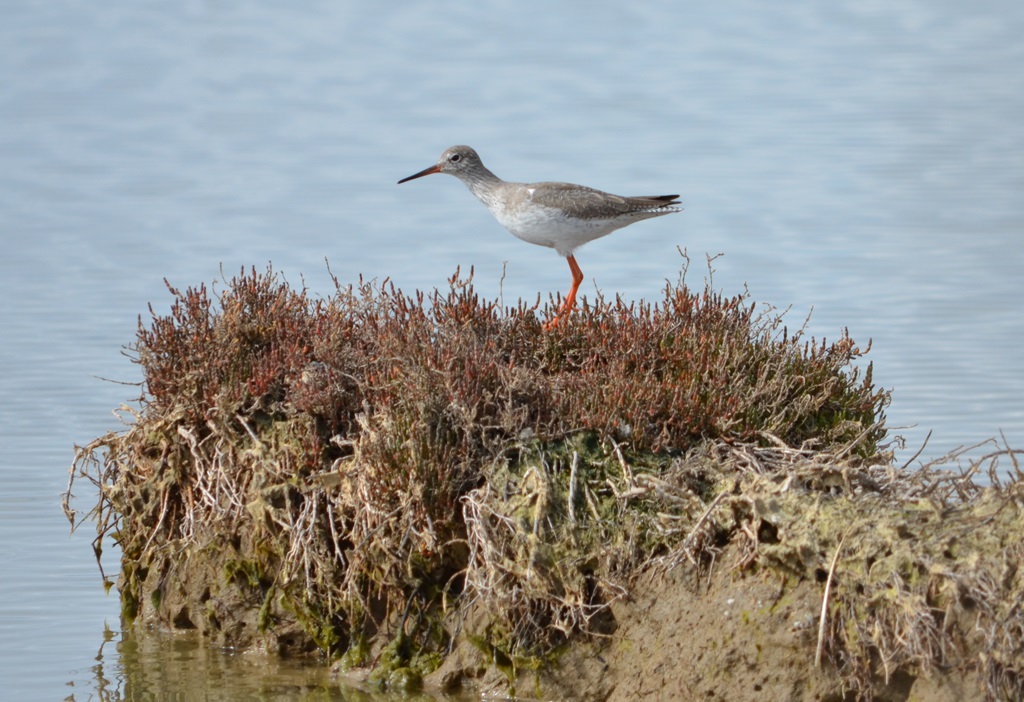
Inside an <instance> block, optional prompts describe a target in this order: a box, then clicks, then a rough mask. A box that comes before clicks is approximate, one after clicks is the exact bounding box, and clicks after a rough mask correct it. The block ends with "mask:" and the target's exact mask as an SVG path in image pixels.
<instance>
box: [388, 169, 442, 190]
mask: <svg viewBox="0 0 1024 702" xmlns="http://www.w3.org/2000/svg"><path fill="white" fill-rule="evenodd" d="M440 172H441V169H440V168H439V167H438V166H436V165H434V166H431V167H430V168H424V169H423V170H422V171H420V172H419V173H413V174H412V175H411V176H409V177H408V178H402V179H401V180H400V181H398V185H401V184H402V183H405V182H406V181H409V180H415V179H417V178H422V177H423V176H426V175H430V174H431V173H440Z"/></svg>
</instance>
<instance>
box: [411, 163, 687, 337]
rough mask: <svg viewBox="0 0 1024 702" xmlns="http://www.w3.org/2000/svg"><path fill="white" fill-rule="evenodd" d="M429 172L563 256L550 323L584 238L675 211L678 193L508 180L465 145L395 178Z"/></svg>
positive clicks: (577, 278) (567, 305)
mask: <svg viewBox="0 0 1024 702" xmlns="http://www.w3.org/2000/svg"><path fill="white" fill-rule="evenodd" d="M431 173H447V174H449V175H453V176H455V177H456V178H458V179H459V180H461V181H462V182H463V183H465V184H466V187H467V188H469V190H470V192H472V193H473V194H474V195H476V197H477V199H478V200H480V202H482V203H484V205H485V206H486V207H487V209H489V210H490V211H491V214H492V215H494V217H495V219H497V220H498V222H499V223H501V225H502V226H503V227H505V229H508V230H509V231H510V232H512V233H513V234H514V235H515V236H517V237H519V238H520V239H522V240H523V241H527V242H529V243H531V244H537V245H538V246H547V247H550V248H552V249H554V250H555V251H557V252H558V254H559V255H561V256H565V258H566V259H567V260H568V261H569V270H570V271H572V287H571V288H570V289H569V294H568V295H566V296H565V302H563V303H562V306H561V307H560V308H559V310H558V312H557V314H556V315H555V317H554V318H553V319H552V320H551V321H550V322H548V323H547V324H546V325H545V327H546V328H549V329H550V328H551V327H553V326H555V325H556V324H558V322H559V320H560V319H561V318H562V317H563V316H564V315H565V314H566V313H568V312H569V311H570V310H571V309H572V308H573V306H574V305H575V304H576V291H577V290H579V287H580V283H582V282H583V272H582V271H580V267H579V264H577V263H576V257H575V256H574V255H573V253H574V252H575V251H576V249H577V248H579V247H580V246H583V244H586V243H587V242H590V241H593V240H594V239H598V238H600V237H602V236H604V235H605V234H611V233H612V232H613V231H615V230H616V229H621V228H622V227H625V226H627V225H629V224H632V223H633V222H639V221H640V220H642V219H650V218H651V217H660V216H661V215H666V214H669V213H671V212H679V210H680V208H678V207H674V205H678V204H679V200H678V198H679V196H678V195H652V196H647V197H622V196H620V195H612V194H611V193H606V192H602V191H600V190H595V189H594V188H588V187H586V186H584V185H573V184H572V183H507V182H505V181H504V180H502V179H501V178H499V177H498V176H496V175H494V174H493V173H491V172H490V171H489V170H488V169H487V167H486V166H484V164H483V162H482V161H481V160H480V156H479V155H477V153H476V151H474V150H473V149H471V148H470V147H468V146H452V147H449V148H447V149H445V151H444V153H443V154H441V158H439V159H438V161H437V163H435V164H434V165H433V166H431V167H430V168H424V169H423V170H422V171H420V172H419V173H415V174H413V175H411V176H409V177H408V178H402V179H401V180H400V181H398V182H399V183H405V182H406V181H409V180H413V179H414V178H422V177H423V176H425V175H430V174H431Z"/></svg>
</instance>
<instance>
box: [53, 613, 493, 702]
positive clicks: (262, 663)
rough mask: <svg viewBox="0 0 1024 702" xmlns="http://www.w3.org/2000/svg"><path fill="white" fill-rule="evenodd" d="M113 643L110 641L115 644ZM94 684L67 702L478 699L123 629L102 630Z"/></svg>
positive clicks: (194, 638)
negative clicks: (358, 681) (414, 691)
mask: <svg viewBox="0 0 1024 702" xmlns="http://www.w3.org/2000/svg"><path fill="white" fill-rule="evenodd" d="M111 644H113V645H111ZM92 672H93V674H94V677H93V678H92V685H91V689H88V690H82V689H81V686H82V683H81V681H78V682H77V683H69V685H72V686H73V687H75V688H78V689H76V690H75V691H74V693H73V694H71V695H69V696H68V697H67V700H68V701H76V702H84V701H85V700H100V701H101V702H125V701H127V700H255V699H273V700H275V701H276V700H296V701H298V700H301V701H303V702H305V701H312V700H344V701H345V702H382V701H384V700H403V701H405V702H409V701H410V700H411V701H413V702H416V701H419V702H436V700H439V699H444V700H449V701H453V702H454V701H456V700H460V699H461V700H468V699H476V698H475V697H468V696H463V697H452V696H444V697H434V696H431V695H428V694H425V693H423V694H419V695H412V696H410V695H393V694H389V693H383V692H373V691H369V690H366V689H360V688H357V687H354V686H352V685H351V684H350V682H349V681H347V680H343V679H341V678H340V677H339V676H337V675H335V674H333V673H332V672H331V670H330V668H329V667H328V666H327V665H326V664H324V663H323V661H319V660H312V661H309V660H307V661H303V660H296V659H283V658H280V657H277V656H267V655H263V654H260V653H239V652H237V651H234V650H231V649H219V648H216V647H214V646H211V645H209V642H207V641H206V640H205V639H203V638H202V637H201V636H200V635H199V634H198V633H196V632H190V631H186V632H173V633H172V632H165V631H156V630H146V631H137V630H135V629H133V628H131V627H128V628H126V629H124V630H123V631H121V632H116V631H113V630H111V629H109V628H105V631H104V632H103V643H102V644H100V648H99V651H98V652H97V653H96V665H94V666H93V667H92Z"/></svg>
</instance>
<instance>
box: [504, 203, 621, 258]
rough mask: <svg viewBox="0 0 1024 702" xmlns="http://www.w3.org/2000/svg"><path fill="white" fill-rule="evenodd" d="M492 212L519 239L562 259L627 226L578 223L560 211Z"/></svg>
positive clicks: (538, 208) (598, 221)
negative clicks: (549, 249) (547, 249)
mask: <svg viewBox="0 0 1024 702" xmlns="http://www.w3.org/2000/svg"><path fill="white" fill-rule="evenodd" d="M492 212H493V214H494V217H495V218H496V219H497V220H498V222H500V223H501V225H502V226H503V227H505V229H508V230H509V231H510V232H512V234H514V235H515V236H517V237H519V238H520V239H522V240H523V241H526V242H529V243H531V244H536V245H537V246H547V247H549V248H552V249H555V250H556V251H557V252H558V253H559V254H561V255H562V256H568V255H570V254H571V253H572V252H573V250H574V249H576V248H578V247H580V246H582V245H583V244H586V243H587V242H588V241H593V240H594V239H597V238H599V237H602V236H604V235H605V234H609V233H611V232H613V231H615V230H616V229H618V228H619V227H621V226H623V224H625V222H622V223H619V222H615V221H613V220H607V219H574V218H570V217H566V216H565V213H564V212H562V211H561V210H559V209H556V208H551V207H541V206H537V205H534V206H531V207H527V208H519V209H517V210H515V211H509V210H507V209H505V208H497V209H495V210H492Z"/></svg>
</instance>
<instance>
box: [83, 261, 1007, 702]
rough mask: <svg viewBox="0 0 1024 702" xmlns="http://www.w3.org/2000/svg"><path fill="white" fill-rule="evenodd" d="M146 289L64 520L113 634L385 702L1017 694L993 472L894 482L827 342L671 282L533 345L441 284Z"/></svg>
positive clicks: (483, 306)
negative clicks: (129, 394) (331, 672)
mask: <svg viewBox="0 0 1024 702" xmlns="http://www.w3.org/2000/svg"><path fill="white" fill-rule="evenodd" d="M172 294H173V295H174V305H173V307H172V310H171V312H170V313H169V314H168V315H154V316H153V318H152V320H150V321H149V322H147V323H142V322H140V326H139V333H138V337H137V340H136V342H135V343H134V344H133V345H132V347H131V348H130V352H131V353H133V354H134V356H135V359H136V360H137V362H138V363H139V364H140V365H141V366H142V368H143V371H144V378H145V386H144V394H143V396H142V397H141V398H140V400H139V402H138V403H137V405H134V406H131V407H126V408H124V416H125V420H126V428H125V430H124V431H122V432H112V433H110V434H107V435H105V436H103V437H100V438H98V439H96V440H94V441H93V442H91V443H90V444H88V445H87V446H85V447H83V448H82V449H80V450H79V452H78V454H77V458H76V461H75V465H74V466H73V467H72V484H71V486H69V491H68V502H67V503H66V510H67V511H68V514H69V517H70V518H71V519H72V521H73V522H74V523H76V524H78V523H81V521H82V520H83V518H84V517H83V516H82V515H78V514H77V513H75V512H74V508H73V506H72V504H73V503H72V502H71V501H70V498H71V490H72V488H74V487H76V481H77V484H78V485H81V481H83V480H87V481H91V482H92V483H93V484H95V485H96V486H97V488H98V496H99V499H98V501H97V503H96V505H95V508H94V509H93V510H92V511H91V512H90V513H89V515H88V516H89V517H90V518H91V519H92V520H93V521H94V523H95V525H96V527H97V531H98V536H97V540H96V547H97V548H98V549H99V548H102V547H103V545H104V543H105V542H106V541H108V540H114V541H116V542H117V543H118V544H119V546H120V547H121V550H122V553H123V558H122V563H121V569H120V573H119V575H118V576H117V588H118V590H119V592H120V596H121V602H122V611H123V614H124V618H125V620H126V624H129V625H134V626H146V625H157V626H163V627H169V628H177V629H195V630H198V631H199V632H201V633H202V634H203V635H204V636H205V637H207V638H208V639H209V640H210V641H211V642H212V643H215V644H218V645H228V646H233V647H238V648H242V649H258V650H263V651H267V652H270V653H276V654H280V655H289V656H296V655H310V656H318V657H322V658H323V659H325V660H326V661H329V662H331V663H332V664H333V665H335V666H336V667H337V669H338V670H339V671H343V670H347V671H353V670H354V671H360V670H366V671H369V672H367V673H366V674H365V675H366V676H367V677H368V679H370V680H372V681H373V682H374V683H375V684H379V685H381V686H383V687H388V688H391V689H395V690H412V689H416V688H418V687H419V686H421V685H423V684H426V685H428V686H438V687H441V688H446V689H450V688H453V687H457V686H458V687H464V688H468V689H480V690H491V691H498V690H501V691H503V692H504V693H509V692H512V691H514V692H515V694H517V695H519V696H540V697H546V698H551V697H557V698H566V697H570V696H575V697H577V698H579V699H633V698H636V697H637V696H638V695H639V696H643V695H647V694H648V693H650V694H651V695H654V696H659V695H660V696H662V697H664V698H666V699H671V698H674V697H675V696H679V697H680V698H686V697H689V696H691V695H698V694H699V695H702V696H714V695H718V696H721V697H722V698H725V699H746V698H751V699H752V698H755V697H760V696H761V695H762V694H773V695H780V694H782V691H784V690H785V691H788V692H786V694H785V695H784V696H783V698H788V699H837V700H838V699H844V698H847V697H848V698H851V699H853V698H857V697H860V698H864V699H867V698H871V697H873V696H874V697H878V698H887V699H911V698H913V696H915V695H919V694H920V691H921V690H922V689H923V687H922V686H927V685H933V686H937V687H934V688H933V690H932V692H930V693H929V694H939V692H936V690H941V689H947V688H948V689H959V688H957V686H961V687H963V689H964V690H965V691H966V690H967V689H968V688H970V690H973V691H974V692H973V693H971V694H976V695H978V696H987V697H988V698H993V699H998V698H1010V699H1012V698H1014V696H1018V695H1019V694H1020V693H1021V690H1022V682H1021V677H1020V661H1021V654H1022V649H1021V646H1022V644H1021V634H1022V626H1024V624H1022V623H1024V611H1022V607H1021V605H1022V602H1024V600H1022V597H1024V595H1022V592H1024V586H1022V576H1021V574H1020V573H1019V572H1018V564H1019V563H1020V560H1021V556H1022V555H1024V553H1022V549H1024V547H1022V545H1021V543H1020V534H1021V533H1022V530H1024V519H1022V517H1021V502H1022V494H1021V487H1020V485H1021V483H1020V480H1019V479H1020V472H1019V470H1018V469H1017V465H1016V458H1017V455H1018V454H1017V453H1016V452H1014V451H1011V450H1009V449H1008V448H1007V447H994V449H993V453H992V454H991V455H989V456H987V457H985V458H984V459H982V460H981V461H979V462H978V463H977V464H975V465H971V466H964V469H963V472H962V473H958V474H956V475H950V474H937V473H934V472H933V471H931V470H929V469H928V468H927V467H918V468H917V469H914V470H903V469H901V468H900V467H898V466H895V465H894V464H893V460H892V455H891V453H890V452H889V451H888V445H887V443H886V441H887V440H888V437H887V432H886V429H885V425H884V408H885V407H886V405H887V404H888V395H887V393H886V392H884V391H882V390H879V389H878V388H875V387H874V385H873V383H872V381H871V367H870V365H867V366H865V365H864V364H863V362H862V361H859V359H861V357H862V356H863V355H864V352H863V351H862V350H861V349H859V348H858V347H857V346H856V345H855V344H854V343H853V341H852V340H850V339H848V338H845V337H843V338H840V339H839V340H837V341H835V342H833V343H831V344H830V343H826V342H825V341H815V340H809V339H805V338H804V337H803V336H802V334H801V333H800V332H799V330H798V331H796V332H793V331H791V330H788V329H786V328H785V326H784V325H783V324H782V320H781V318H780V317H779V315H777V314H776V313H775V312H774V311H773V310H770V309H762V310H761V311H758V309H757V306H756V305H754V304H753V303H751V302H750V301H749V300H747V299H746V298H745V297H744V296H738V297H733V298H727V297H724V296H722V295H719V294H715V293H713V292H712V291H710V290H708V289H705V290H703V291H700V292H694V291H691V290H689V289H688V288H686V286H685V285H684V284H683V282H682V280H681V281H680V282H679V283H678V284H677V285H670V286H668V287H667V288H666V291H665V296H664V299H663V300H661V301H659V303H658V304H657V305H647V304H639V305H625V304H624V303H622V302H621V301H615V302H611V301H606V300H603V299H600V298H599V299H598V300H597V301H596V303H595V304H594V305H593V306H584V307H583V308H582V309H581V310H579V314H576V315H574V316H573V317H572V318H570V319H567V320H565V322H564V323H563V324H560V325H559V326H558V328H557V329H556V331H554V332H552V333H547V332H544V331H543V328H542V325H541V322H542V319H543V317H544V316H545V315H546V314H549V313H550V312H551V310H540V311H538V310H537V309H536V308H531V307H527V306H525V305H522V304H520V306H519V307H516V308H511V309H501V308H499V307H498V305H497V303H496V302H489V301H481V300H480V299H479V298H478V297H477V296H476V295H475V294H474V293H473V291H472V287H471V285H470V282H469V281H467V280H460V279H458V278H457V277H456V278H453V279H452V281H451V286H450V290H449V291H447V292H446V293H439V292H436V293H434V294H432V295H430V296H426V295H422V294H416V295H412V296H407V295H404V294H402V293H401V292H400V291H396V290H394V289H391V288H388V287H380V286H375V285H370V284H362V285H360V286H354V287H343V286H340V285H339V286H338V289H337V291H336V294H335V295H333V296H332V297H330V298H326V299H315V300H314V299H310V298H309V297H307V295H306V293H305V291H302V290H294V289H292V288H290V287H289V286H288V285H287V284H285V283H283V282H281V281H280V280H278V279H277V278H276V277H275V276H274V275H273V274H272V273H271V272H267V273H265V274H257V273H256V272H255V271H254V272H252V273H248V274H247V273H243V274H241V275H240V276H239V277H237V278H236V279H234V280H232V281H231V282H230V283H229V284H228V285H227V286H226V287H225V289H224V290H223V291H222V292H219V293H211V292H210V291H208V290H207V289H206V288H205V287H200V288H194V289H189V290H187V291H184V292H181V291H178V290H175V289H172ZM997 469H998V471H999V474H1000V475H1003V476H1006V475H1009V476H1010V477H1009V478H1008V479H1004V480H1003V482H999V481H998V480H996V479H995V476H996V470H997ZM984 474H988V479H989V480H991V481H993V482H992V483H991V484H990V485H987V486H986V485H984V484H983V482H981V481H979V479H978V478H979V475H984ZM104 578H105V579H106V576H105V575H104ZM108 582H110V581H109V580H108ZM823 602H824V603H825V605H826V608H825V615H824V616H822V603H823ZM943 686H945V687H943ZM915 690H917V692H915ZM769 691H770V692H769Z"/></svg>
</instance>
